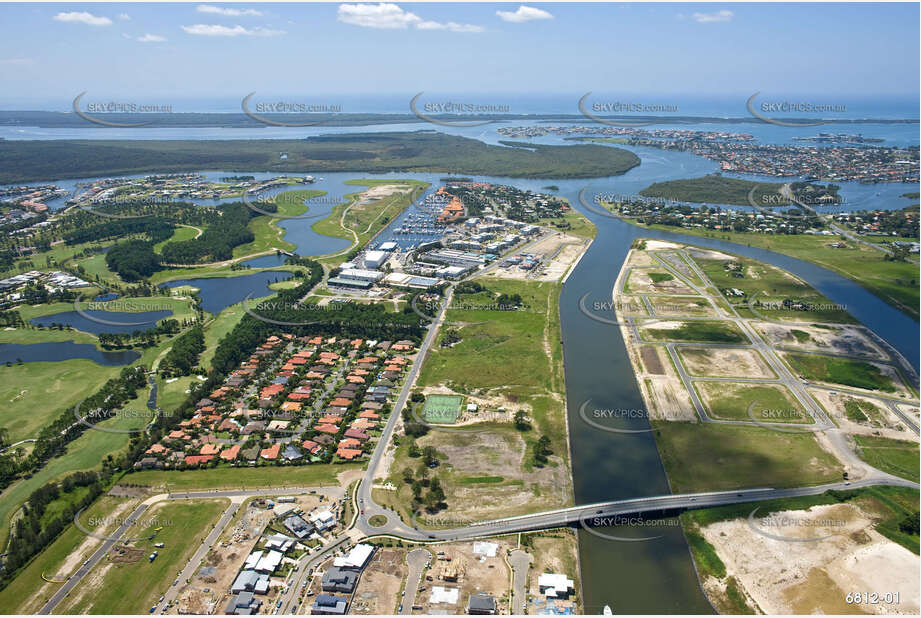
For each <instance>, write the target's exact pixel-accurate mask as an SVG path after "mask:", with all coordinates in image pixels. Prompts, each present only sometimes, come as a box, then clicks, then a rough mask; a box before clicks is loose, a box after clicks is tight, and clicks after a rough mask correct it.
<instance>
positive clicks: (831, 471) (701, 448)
mask: <svg viewBox="0 0 921 618" xmlns="http://www.w3.org/2000/svg"><path fill="white" fill-rule="evenodd" d="M653 426H654V428H655V436H656V442H657V444H658V446H659V452H660V454H661V456H662V461H663V463H664V464H665V470H666V472H667V473H668V478H669V481H670V482H671V486H672V489H673V490H674V491H675V492H678V493H680V492H695V491H715V490H720V489H726V490H729V489H738V488H742V487H797V486H802V485H818V484H822V483H830V482H833V481H839V480H841V475H842V472H843V471H844V468H843V467H842V466H841V464H840V463H839V462H838V461H837V460H836V459H835V458H834V457H833V456H832V455H831V454H829V453H827V452H826V451H824V450H822V449H821V447H820V446H819V444H818V442H816V439H815V437H814V436H813V435H811V434H808V433H807V434H792V433H781V432H778V431H773V430H771V429H765V428H761V427H750V426H742V425H726V424H716V423H697V424H694V423H676V422H662V421H655V422H654V423H653Z"/></svg>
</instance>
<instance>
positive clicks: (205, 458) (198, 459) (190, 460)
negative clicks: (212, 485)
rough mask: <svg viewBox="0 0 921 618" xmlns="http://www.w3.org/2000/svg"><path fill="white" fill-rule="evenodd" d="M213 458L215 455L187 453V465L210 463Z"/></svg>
mask: <svg viewBox="0 0 921 618" xmlns="http://www.w3.org/2000/svg"><path fill="white" fill-rule="evenodd" d="M212 459H214V457H212V456H211V455H186V458H185V465H187V466H200V465H201V464H206V463H208V462H209V461H211V460H212Z"/></svg>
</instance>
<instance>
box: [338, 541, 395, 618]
mask: <svg viewBox="0 0 921 618" xmlns="http://www.w3.org/2000/svg"><path fill="white" fill-rule="evenodd" d="M407 571H408V566H407V564H406V550H405V549H385V548H381V549H378V550H377V551H376V552H374V557H373V558H371V562H370V563H368V566H367V567H365V570H364V571H363V572H362V574H361V579H359V580H358V586H357V587H356V588H355V593H354V596H353V597H352V605H351V607H349V613H350V614H376V615H381V614H393V613H395V612H396V610H397V605H398V602H399V601H398V599H399V597H400V588H401V586H402V585H403V579H404V578H405V577H406V575H407Z"/></svg>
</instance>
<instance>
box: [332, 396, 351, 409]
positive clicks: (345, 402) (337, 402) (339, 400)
mask: <svg viewBox="0 0 921 618" xmlns="http://www.w3.org/2000/svg"><path fill="white" fill-rule="evenodd" d="M329 405H330V406H332V407H334V408H340V407H341V408H348V407H349V406H350V405H352V401H351V400H350V399H345V398H344V397H336V398H335V399H333V400H332V401H330V402H329Z"/></svg>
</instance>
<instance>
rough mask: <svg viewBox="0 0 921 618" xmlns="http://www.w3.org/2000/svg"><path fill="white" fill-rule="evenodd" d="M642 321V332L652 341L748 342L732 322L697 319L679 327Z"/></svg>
mask: <svg viewBox="0 0 921 618" xmlns="http://www.w3.org/2000/svg"><path fill="white" fill-rule="evenodd" d="M642 324H643V323H642V322H641V323H640V333H641V334H642V335H643V337H644V338H645V339H649V340H652V341H688V342H693V343H748V337H746V336H745V334H744V333H743V332H742V331H741V330H739V327H738V326H736V325H735V324H733V323H732V322H721V321H718V320H713V321H710V320H695V321H693V322H683V323H682V324H681V326H679V327H678V328H647V327H645V326H642Z"/></svg>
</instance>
